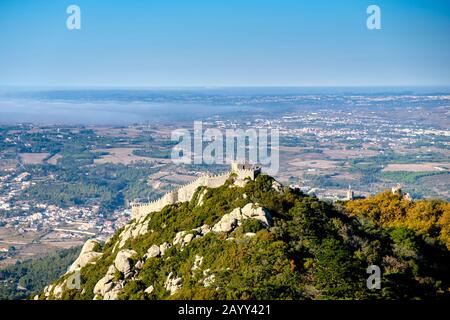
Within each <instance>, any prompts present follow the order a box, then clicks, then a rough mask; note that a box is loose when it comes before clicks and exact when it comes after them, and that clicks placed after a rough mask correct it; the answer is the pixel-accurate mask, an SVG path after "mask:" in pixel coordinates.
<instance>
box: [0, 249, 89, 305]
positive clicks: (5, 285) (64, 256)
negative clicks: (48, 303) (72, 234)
mask: <svg viewBox="0 0 450 320" xmlns="http://www.w3.org/2000/svg"><path fill="white" fill-rule="evenodd" d="M79 253H80V248H79V247H75V248H71V249H64V250H60V251H58V252H55V253H52V254H50V255H48V256H46V257H43V258H40V259H33V260H26V261H23V262H17V263H16V264H15V265H13V266H9V267H6V268H4V269H1V270H0V300H17V299H25V298H27V297H29V296H30V295H31V294H35V293H36V292H40V291H42V290H43V289H44V287H45V285H47V284H48V283H49V282H51V281H54V280H56V279H58V277H60V276H61V275H63V274H64V273H65V272H66V270H67V268H68V267H69V266H70V264H71V263H72V262H73V261H74V260H75V259H76V257H77V256H78V255H79Z"/></svg>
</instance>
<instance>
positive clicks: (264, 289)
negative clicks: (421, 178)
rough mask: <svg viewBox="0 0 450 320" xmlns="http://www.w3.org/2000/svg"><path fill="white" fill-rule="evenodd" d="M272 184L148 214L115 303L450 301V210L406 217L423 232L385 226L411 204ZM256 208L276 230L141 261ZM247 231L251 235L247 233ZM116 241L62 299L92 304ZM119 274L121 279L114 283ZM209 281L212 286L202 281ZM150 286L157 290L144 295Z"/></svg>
mask: <svg viewBox="0 0 450 320" xmlns="http://www.w3.org/2000/svg"><path fill="white" fill-rule="evenodd" d="M272 182H273V180H272V178H270V177H268V176H265V175H261V176H259V177H258V178H257V179H256V180H255V181H249V182H248V183H247V185H246V186H245V187H244V188H240V187H236V186H233V185H231V181H229V182H228V183H227V184H225V185H224V186H222V187H219V188H216V189H206V190H207V191H206V193H205V194H204V196H203V205H198V200H199V197H200V195H201V194H203V193H204V189H203V188H199V190H197V193H196V194H195V195H194V197H193V199H192V200H191V202H189V203H182V204H179V205H175V206H167V207H165V208H164V209H163V210H162V211H160V212H156V213H152V214H151V215H149V216H148V217H147V218H146V219H145V221H144V222H143V223H146V224H148V230H151V231H149V232H148V233H146V234H144V235H141V236H138V237H137V238H133V239H129V240H128V241H127V242H126V243H125V245H124V247H123V248H124V249H133V250H135V251H136V252H137V256H135V257H133V264H134V263H135V262H136V261H138V260H143V261H145V263H144V266H143V268H142V269H141V270H140V271H139V274H138V276H137V277H136V278H135V279H133V280H131V279H126V281H125V283H124V287H123V289H122V291H121V293H120V295H119V298H120V299H239V300H241V299H399V298H403V299H430V298H433V299H435V298H449V294H450V291H449V288H450V272H449V265H450V251H449V250H448V249H447V248H446V247H445V246H444V245H443V243H445V241H446V240H445V237H446V236H448V235H450V228H449V222H450V218H449V215H448V203H445V202H439V203H434V202H427V201H421V202H419V204H417V208H416V209H411V210H412V211H411V212H412V213H411V214H410V215H411V216H414V215H416V216H417V219H418V225H415V224H414V223H413V222H411V223H400V224H393V225H389V224H388V223H384V221H389V220H390V219H391V217H393V216H397V215H399V216H402V215H403V213H404V212H405V211H404V210H405V208H409V206H411V204H409V205H408V204H407V201H406V200H401V199H399V198H398V197H397V198H395V197H388V198H386V199H385V202H383V203H379V204H373V206H372V205H367V206H365V203H364V202H359V201H352V202H348V203H345V204H338V205H336V206H333V205H331V204H327V203H325V202H322V201H320V200H318V199H317V198H315V197H309V196H305V195H304V194H302V193H300V192H297V191H293V190H289V189H286V190H284V192H283V193H279V192H277V191H276V190H274V189H273V188H272ZM368 201H371V200H368ZM383 201H384V200H383ZM250 202H252V203H258V204H259V205H260V206H263V207H264V208H266V209H268V210H269V211H270V213H271V215H272V218H273V225H272V226H271V227H265V226H263V225H262V224H261V223H260V222H259V221H256V220H252V219H249V220H246V221H245V222H244V223H242V224H241V225H240V226H238V227H237V228H236V229H234V230H233V231H232V232H231V233H230V234H228V235H226V234H224V233H215V232H210V233H208V234H206V235H204V236H201V237H198V238H195V239H194V240H192V241H191V242H190V243H189V244H188V245H187V246H185V247H184V248H181V247H180V246H179V245H176V246H173V247H171V248H170V249H168V250H167V251H166V253H165V254H164V258H158V257H156V258H148V259H145V258H143V256H144V254H145V253H146V251H147V249H148V248H149V247H150V246H151V245H153V244H156V245H160V244H162V243H164V242H172V240H173V239H174V237H175V235H176V233H177V232H179V231H185V230H192V229H194V228H197V227H200V226H202V225H203V224H208V225H214V224H215V223H216V222H217V221H218V220H219V219H221V217H222V216H223V215H224V214H226V213H229V212H230V211H231V210H233V209H234V208H236V207H242V206H244V205H245V204H246V203H250ZM425 207H426V208H428V209H427V210H428V211H426V212H428V213H429V214H427V215H425V217H422V216H421V215H419V212H423V210H422V209H424V208H425ZM344 208H345V210H344ZM377 208H379V209H377ZM380 208H381V209H380ZM377 210H378V211H377ZM380 210H381V211H380ZM444 211H445V213H444ZM347 212H348V213H349V214H347ZM433 219H434V220H433ZM436 219H439V220H438V221H439V222H436V223H437V224H438V225H439V226H440V227H439V228H438V229H436V226H434V225H427V222H429V221H428V220H430V221H435V220H436ZM396 221H397V220H396ZM414 221H415V220H414ZM419 222H420V223H419ZM248 232H251V233H255V235H254V236H248V235H246V233H248ZM118 237H119V233H116V235H115V236H114V238H113V239H111V240H110V241H108V243H107V244H106V245H105V247H104V248H103V252H104V254H103V256H102V257H101V258H100V259H99V260H98V261H97V263H96V264H95V265H88V266H86V267H84V268H83V269H82V270H81V274H82V279H81V280H82V281H81V282H82V288H83V289H84V290H69V291H66V292H64V294H63V297H62V298H63V299H92V298H94V295H93V292H92V290H93V287H94V286H95V284H96V283H97V282H98V280H99V279H100V278H102V277H103V276H104V275H105V273H106V270H107V269H108V267H109V266H110V265H111V264H112V263H113V261H114V259H115V256H116V254H117V250H116V251H113V247H114V246H115V245H116V243H117V241H118ZM442 237H444V238H442ZM433 240H434V241H433ZM198 257H203V260H202V264H201V266H200V268H199V269H198V270H193V269H192V268H193V266H194V263H195V261H196V259H197V258H198ZM373 264H375V265H378V266H380V267H381V269H382V280H381V281H382V289H381V290H369V289H367V287H366V279H367V273H366V269H367V267H368V266H370V265H373ZM170 273H172V275H173V276H174V277H180V278H181V279H182V286H181V287H180V289H179V290H177V291H176V293H175V294H173V295H170V292H168V291H167V290H166V289H165V285H164V284H165V282H166V279H167V277H168V275H169V274H170ZM122 276H123V275H121V274H117V275H115V279H116V280H119V279H122ZM208 279H209V281H211V283H213V284H212V285H207V284H205V283H206V282H205V281H207V280H208ZM62 280H63V279H60V280H58V281H57V282H56V284H58V283H60V282H61V281H62ZM150 285H152V286H153V287H154V290H153V292H152V293H150V294H147V293H144V290H145V289H146V288H148V287H149V286H150ZM41 297H43V296H42V295H41Z"/></svg>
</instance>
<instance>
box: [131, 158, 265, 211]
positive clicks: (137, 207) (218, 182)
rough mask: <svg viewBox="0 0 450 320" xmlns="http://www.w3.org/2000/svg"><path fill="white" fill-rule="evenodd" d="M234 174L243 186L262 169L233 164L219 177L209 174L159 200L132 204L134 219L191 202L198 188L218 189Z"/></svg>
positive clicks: (218, 175)
mask: <svg viewBox="0 0 450 320" xmlns="http://www.w3.org/2000/svg"><path fill="white" fill-rule="evenodd" d="M232 173H234V174H236V175H237V179H238V180H240V181H241V183H240V184H239V185H242V184H243V183H242V181H244V180H245V179H246V178H250V179H252V180H254V179H255V178H256V176H257V175H258V174H260V173H261V168H260V167H257V166H253V165H249V164H238V163H232V165H231V171H229V172H226V173H223V174H217V175H211V174H209V173H208V174H205V175H202V176H200V177H198V178H197V179H195V180H194V181H191V182H189V183H187V184H184V185H182V186H180V187H178V188H177V189H175V190H172V191H169V192H167V193H166V194H164V195H163V196H162V197H161V198H159V199H157V200H153V201H151V202H148V203H132V204H131V210H132V217H133V218H134V219H140V218H141V217H143V216H146V215H147V214H149V213H152V212H157V211H160V210H162V209H163V208H164V207H165V206H167V205H172V204H176V203H181V202H187V201H191V199H192V197H193V196H194V193H195V192H196V191H197V188H198V187H208V188H218V187H220V186H222V185H224V184H225V182H226V181H227V179H228V178H229V177H230V175H231V174H232Z"/></svg>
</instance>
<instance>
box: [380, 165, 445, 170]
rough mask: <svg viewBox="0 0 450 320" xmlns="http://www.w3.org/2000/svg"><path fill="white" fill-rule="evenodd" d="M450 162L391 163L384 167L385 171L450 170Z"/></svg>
mask: <svg viewBox="0 0 450 320" xmlns="http://www.w3.org/2000/svg"><path fill="white" fill-rule="evenodd" d="M449 168H450V163H391V164H388V165H387V166H386V168H384V169H383V171H384V172H393V171H409V172H426V171H448V170H449Z"/></svg>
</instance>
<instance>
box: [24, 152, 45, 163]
mask: <svg viewBox="0 0 450 320" xmlns="http://www.w3.org/2000/svg"><path fill="white" fill-rule="evenodd" d="M49 156H50V154H49V153H20V154H19V157H20V161H21V162H22V163H23V164H42V163H44V160H45V159H46V158H47V157H49Z"/></svg>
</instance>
